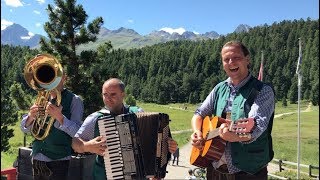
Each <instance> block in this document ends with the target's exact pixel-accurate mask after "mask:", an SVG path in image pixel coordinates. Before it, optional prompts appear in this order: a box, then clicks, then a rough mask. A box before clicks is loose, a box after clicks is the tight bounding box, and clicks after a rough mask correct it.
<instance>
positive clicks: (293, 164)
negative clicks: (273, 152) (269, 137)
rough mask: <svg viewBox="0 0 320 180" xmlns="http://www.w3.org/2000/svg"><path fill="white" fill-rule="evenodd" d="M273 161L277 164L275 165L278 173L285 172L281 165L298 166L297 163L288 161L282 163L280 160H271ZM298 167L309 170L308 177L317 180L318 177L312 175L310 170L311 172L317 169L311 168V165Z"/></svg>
mask: <svg viewBox="0 0 320 180" xmlns="http://www.w3.org/2000/svg"><path fill="white" fill-rule="evenodd" d="M273 161H275V162H277V163H278V164H279V171H280V172H281V171H283V170H285V169H284V168H283V165H284V164H289V165H292V166H298V163H295V162H290V161H284V160H281V159H273ZM300 166H301V167H305V168H308V169H309V177H313V178H319V175H313V174H312V170H313V169H318V170H319V167H317V166H313V165H305V164H300Z"/></svg>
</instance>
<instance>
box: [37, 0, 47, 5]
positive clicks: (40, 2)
mask: <svg viewBox="0 0 320 180" xmlns="http://www.w3.org/2000/svg"><path fill="white" fill-rule="evenodd" d="M37 2H38V3H39V4H44V3H45V2H46V0H37Z"/></svg>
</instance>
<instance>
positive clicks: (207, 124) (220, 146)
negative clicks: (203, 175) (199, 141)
mask: <svg viewBox="0 0 320 180" xmlns="http://www.w3.org/2000/svg"><path fill="white" fill-rule="evenodd" d="M218 122H219V117H218V116H215V117H213V118H212V119H210V118H205V119H204V120H203V125H202V128H203V134H205V135H207V134H208V133H209V131H212V130H214V129H216V128H217V125H218ZM226 144H227V143H226V141H225V140H223V139H221V138H220V136H217V137H215V138H213V139H210V140H207V141H206V142H205V145H204V148H203V151H202V154H201V156H202V157H204V158H206V159H208V160H209V161H211V162H212V161H213V160H215V161H218V160H220V158H221V156H222V155H223V152H224V150H225V147H226Z"/></svg>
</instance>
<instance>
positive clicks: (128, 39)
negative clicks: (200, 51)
mask: <svg viewBox="0 0 320 180" xmlns="http://www.w3.org/2000/svg"><path fill="white" fill-rule="evenodd" d="M250 28H251V27H250V26H248V25H245V24H240V25H239V26H238V27H237V28H236V29H235V31H234V32H237V33H239V32H248V31H249V29H250ZM41 36H42V35H39V34H32V33H30V32H29V31H28V30H27V29H26V28H24V27H22V26H21V25H19V24H13V25H10V26H8V27H7V28H6V29H4V30H1V44H9V45H13V46H19V45H20V46H29V47H30V48H38V47H39V40H40V37H41ZM220 36H221V35H219V34H218V33H217V32H215V31H210V32H206V33H204V34H198V33H197V34H196V33H194V32H191V31H185V32H183V33H182V34H179V33H176V32H174V33H169V32H167V31H165V30H158V31H152V32H151V33H149V34H147V35H144V36H143V35H140V34H139V33H137V32H136V31H135V30H133V29H127V28H124V27H121V28H119V29H117V30H109V29H107V28H105V27H101V29H100V32H99V34H98V36H97V41H96V42H90V43H88V44H85V45H80V46H79V47H78V51H81V50H87V49H96V48H97V47H98V45H99V44H101V43H103V42H107V41H111V43H112V46H113V48H115V49H118V48H122V49H130V48H140V47H143V46H148V45H153V44H157V43H164V42H167V41H172V40H192V41H198V40H204V39H217V38H219V37H220Z"/></svg>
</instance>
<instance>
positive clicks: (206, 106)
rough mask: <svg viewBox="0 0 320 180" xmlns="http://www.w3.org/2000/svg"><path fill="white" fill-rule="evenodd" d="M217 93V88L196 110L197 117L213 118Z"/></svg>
mask: <svg viewBox="0 0 320 180" xmlns="http://www.w3.org/2000/svg"><path fill="white" fill-rule="evenodd" d="M215 91H216V87H215V88H213V90H212V91H211V92H210V94H209V95H208V96H207V98H206V99H205V100H204V101H203V103H202V104H201V105H200V106H199V107H198V108H197V109H196V111H195V113H194V114H195V115H199V116H201V117H203V118H204V117H206V116H211V115H212V112H213V107H214V99H215Z"/></svg>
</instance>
